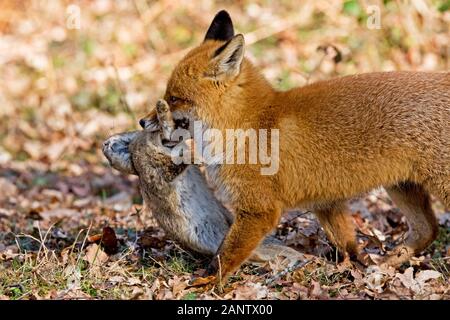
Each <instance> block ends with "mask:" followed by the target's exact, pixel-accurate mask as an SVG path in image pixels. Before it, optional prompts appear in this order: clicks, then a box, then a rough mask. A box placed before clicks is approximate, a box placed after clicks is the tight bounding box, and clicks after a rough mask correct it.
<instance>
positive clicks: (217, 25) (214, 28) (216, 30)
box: [203, 10, 234, 41]
mask: <svg viewBox="0 0 450 320" xmlns="http://www.w3.org/2000/svg"><path fill="white" fill-rule="evenodd" d="M233 36H234V28H233V22H232V21H231V18H230V15H229V14H228V12H226V11H225V10H222V11H219V12H218V13H217V14H216V16H215V17H214V19H213V21H212V22H211V25H210V26H209V28H208V31H207V32H206V35H205V40H203V41H206V40H220V41H227V40H230V39H231V38H232V37H233Z"/></svg>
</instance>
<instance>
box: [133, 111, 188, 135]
mask: <svg viewBox="0 0 450 320" xmlns="http://www.w3.org/2000/svg"><path fill="white" fill-rule="evenodd" d="M172 115H173V121H174V122H175V129H185V130H189V127H190V121H191V117H190V116H189V115H187V114H183V113H181V112H177V111H175V112H173V114H172ZM141 121H142V120H141ZM141 126H142V127H143V128H144V130H146V131H150V132H154V131H159V130H160V129H161V125H160V123H159V121H158V119H154V120H144V123H143V125H142V124H141Z"/></svg>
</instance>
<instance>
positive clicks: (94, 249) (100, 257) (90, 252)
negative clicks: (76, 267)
mask: <svg viewBox="0 0 450 320" xmlns="http://www.w3.org/2000/svg"><path fill="white" fill-rule="evenodd" d="M83 260H84V261H87V262H89V264H90V265H91V266H94V265H98V266H100V265H102V264H103V263H105V262H106V261H107V260H108V255H107V254H106V253H105V252H104V251H103V250H102V249H101V248H100V247H99V246H98V245H97V244H95V243H94V244H91V245H90V246H88V247H87V250H86V254H85V255H84V258H83Z"/></svg>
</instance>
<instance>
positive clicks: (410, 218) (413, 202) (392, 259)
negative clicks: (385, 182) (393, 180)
mask: <svg viewBox="0 0 450 320" xmlns="http://www.w3.org/2000/svg"><path fill="white" fill-rule="evenodd" d="M386 190H387V192H388V194H389V196H390V197H391V199H392V200H393V201H394V203H395V204H396V205H397V207H398V208H399V209H400V212H401V213H402V214H403V215H404V216H405V217H406V220H407V222H408V226H409V231H408V235H407V237H406V239H405V241H404V243H403V244H401V245H398V246H397V247H396V248H394V250H393V252H391V253H390V254H389V255H388V256H387V257H386V258H385V259H384V263H386V264H388V265H391V266H394V267H395V266H400V265H401V264H402V263H404V262H407V261H408V260H409V259H410V258H411V257H412V256H413V255H414V254H417V253H419V252H421V251H422V250H424V249H425V248H426V247H427V246H428V245H429V244H431V242H433V241H434V239H436V236H437V233H438V223H437V221H436V217H435V216H434V213H433V211H432V209H431V203H430V198H429V195H428V193H427V192H426V191H425V190H424V189H423V187H422V186H420V185H417V184H413V183H409V182H406V183H402V184H399V185H397V186H394V187H390V188H387V189H386Z"/></svg>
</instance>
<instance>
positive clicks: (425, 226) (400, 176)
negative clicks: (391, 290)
mask: <svg viewBox="0 0 450 320" xmlns="http://www.w3.org/2000/svg"><path fill="white" fill-rule="evenodd" d="M164 98H165V100H166V101H168V102H169V105H170V109H171V110H172V111H173V112H181V113H185V114H190V115H191V116H192V117H193V118H194V119H197V120H201V121H202V122H203V123H205V124H206V125H207V126H208V127H209V128H215V129H218V130H220V131H222V132H225V131H226V130H227V129H237V128H242V129H244V130H245V129H249V128H254V129H256V130H258V129H271V128H276V129H279V170H278V171H277V172H276V173H275V174H273V175H261V174H259V169H260V167H261V164H219V165H211V166H208V167H207V172H208V174H209V176H210V177H211V181H214V182H215V183H216V184H218V186H219V187H220V189H221V190H223V191H224V192H225V193H226V195H227V197H228V199H229V200H230V201H231V203H232V206H233V209H234V211H235V215H236V218H235V221H234V223H233V225H232V226H231V229H230V231H229V232H228V234H227V236H226V237H225V239H224V241H223V242H222V244H221V246H220V248H219V249H218V252H217V254H216V256H215V258H214V259H213V261H212V262H211V264H210V266H209V268H208V269H207V270H208V272H209V274H216V273H217V272H218V271H219V270H220V275H221V276H222V277H225V276H227V275H228V274H230V273H231V272H233V271H234V270H236V268H238V267H239V266H240V264H241V263H242V262H244V261H245V260H246V259H247V258H248V257H249V256H250V255H251V253H252V251H253V250H254V249H255V248H256V247H257V246H258V244H259V243H260V242H261V240H262V239H263V238H264V237H265V235H266V234H267V233H268V232H269V231H271V230H272V229H273V228H274V227H275V226H276V225H277V223H278V221H279V219H280V215H281V213H282V211H283V210H286V209H290V208H296V207H302V208H310V209H311V210H312V211H313V212H314V213H315V214H316V215H317V217H318V219H319V221H320V223H321V225H322V227H323V229H324V230H325V232H326V234H327V236H328V238H329V240H330V241H332V242H333V243H334V244H335V245H336V246H337V248H338V249H340V250H341V251H342V252H346V255H347V257H352V256H355V255H356V254H357V243H356V240H355V231H354V227H353V224H352V221H351V218H350V217H349V215H347V213H346V205H345V203H346V200H347V199H349V198H352V197H357V196H359V195H361V194H363V193H365V192H367V191H369V190H371V189H374V188H377V187H380V186H383V187H384V188H385V189H386V190H387V192H388V193H389V195H390V196H391V198H392V200H393V201H394V202H395V204H396V205H397V206H398V207H399V209H400V211H401V212H402V213H403V214H404V215H405V216H406V219H407V221H408V225H409V233H408V235H407V237H406V239H405V241H404V243H402V244H400V245H398V246H397V247H396V248H395V249H394V250H393V252H391V253H390V254H389V255H387V256H386V257H385V260H384V262H385V263H387V264H390V265H393V266H397V265H400V264H402V263H403V262H406V261H408V260H409V258H411V257H412V256H413V255H414V254H417V253H419V252H420V251H422V250H424V249H425V248H426V247H427V246H428V245H429V244H430V243H431V242H432V241H433V240H434V239H435V238H436V235H437V232H438V224H437V221H436V218H435V216H434V214H433V212H432V209H431V205H430V196H429V195H430V194H433V195H435V196H436V197H438V198H439V199H440V200H441V201H442V202H443V203H444V205H446V206H448V207H450V73H449V72H443V73H437V72H436V73H425V72H387V73H369V74H360V75H354V76H346V77H342V78H337V79H331V80H328V81H320V82H317V83H313V84H310V85H306V86H304V87H300V88H295V89H292V90H288V91H284V92H280V91H277V90H275V89H274V88H273V87H272V86H271V85H270V84H269V83H268V81H267V80H266V79H265V78H264V77H263V76H262V74H261V73H260V72H259V71H258V69H257V68H256V67H255V66H254V65H253V64H252V63H251V62H250V61H249V60H247V59H246V58H245V57H244V36H243V35H241V34H237V35H235V34H234V28H233V23H232V21H231V18H230V16H229V14H228V13H227V12H226V11H220V12H219V13H218V14H217V15H216V16H215V17H214V20H213V21H212V23H211V26H210V27H209V29H208V31H207V33H206V36H205V39H204V41H203V43H202V44H200V45H199V46H198V47H196V48H194V49H192V50H191V51H190V52H189V53H188V54H187V55H186V56H185V57H184V58H183V59H182V60H181V61H180V62H179V63H178V65H177V66H176V67H175V69H174V70H173V73H172V75H171V77H170V79H169V81H168V84H167V90H166V93H165V97H164ZM155 121H156V111H152V112H151V113H150V114H149V115H148V116H146V117H145V118H144V119H142V120H141V121H140V124H141V126H143V127H144V128H150V127H152V126H153V125H154V123H155ZM219 263H220V266H219ZM219 267H220V268H219Z"/></svg>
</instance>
